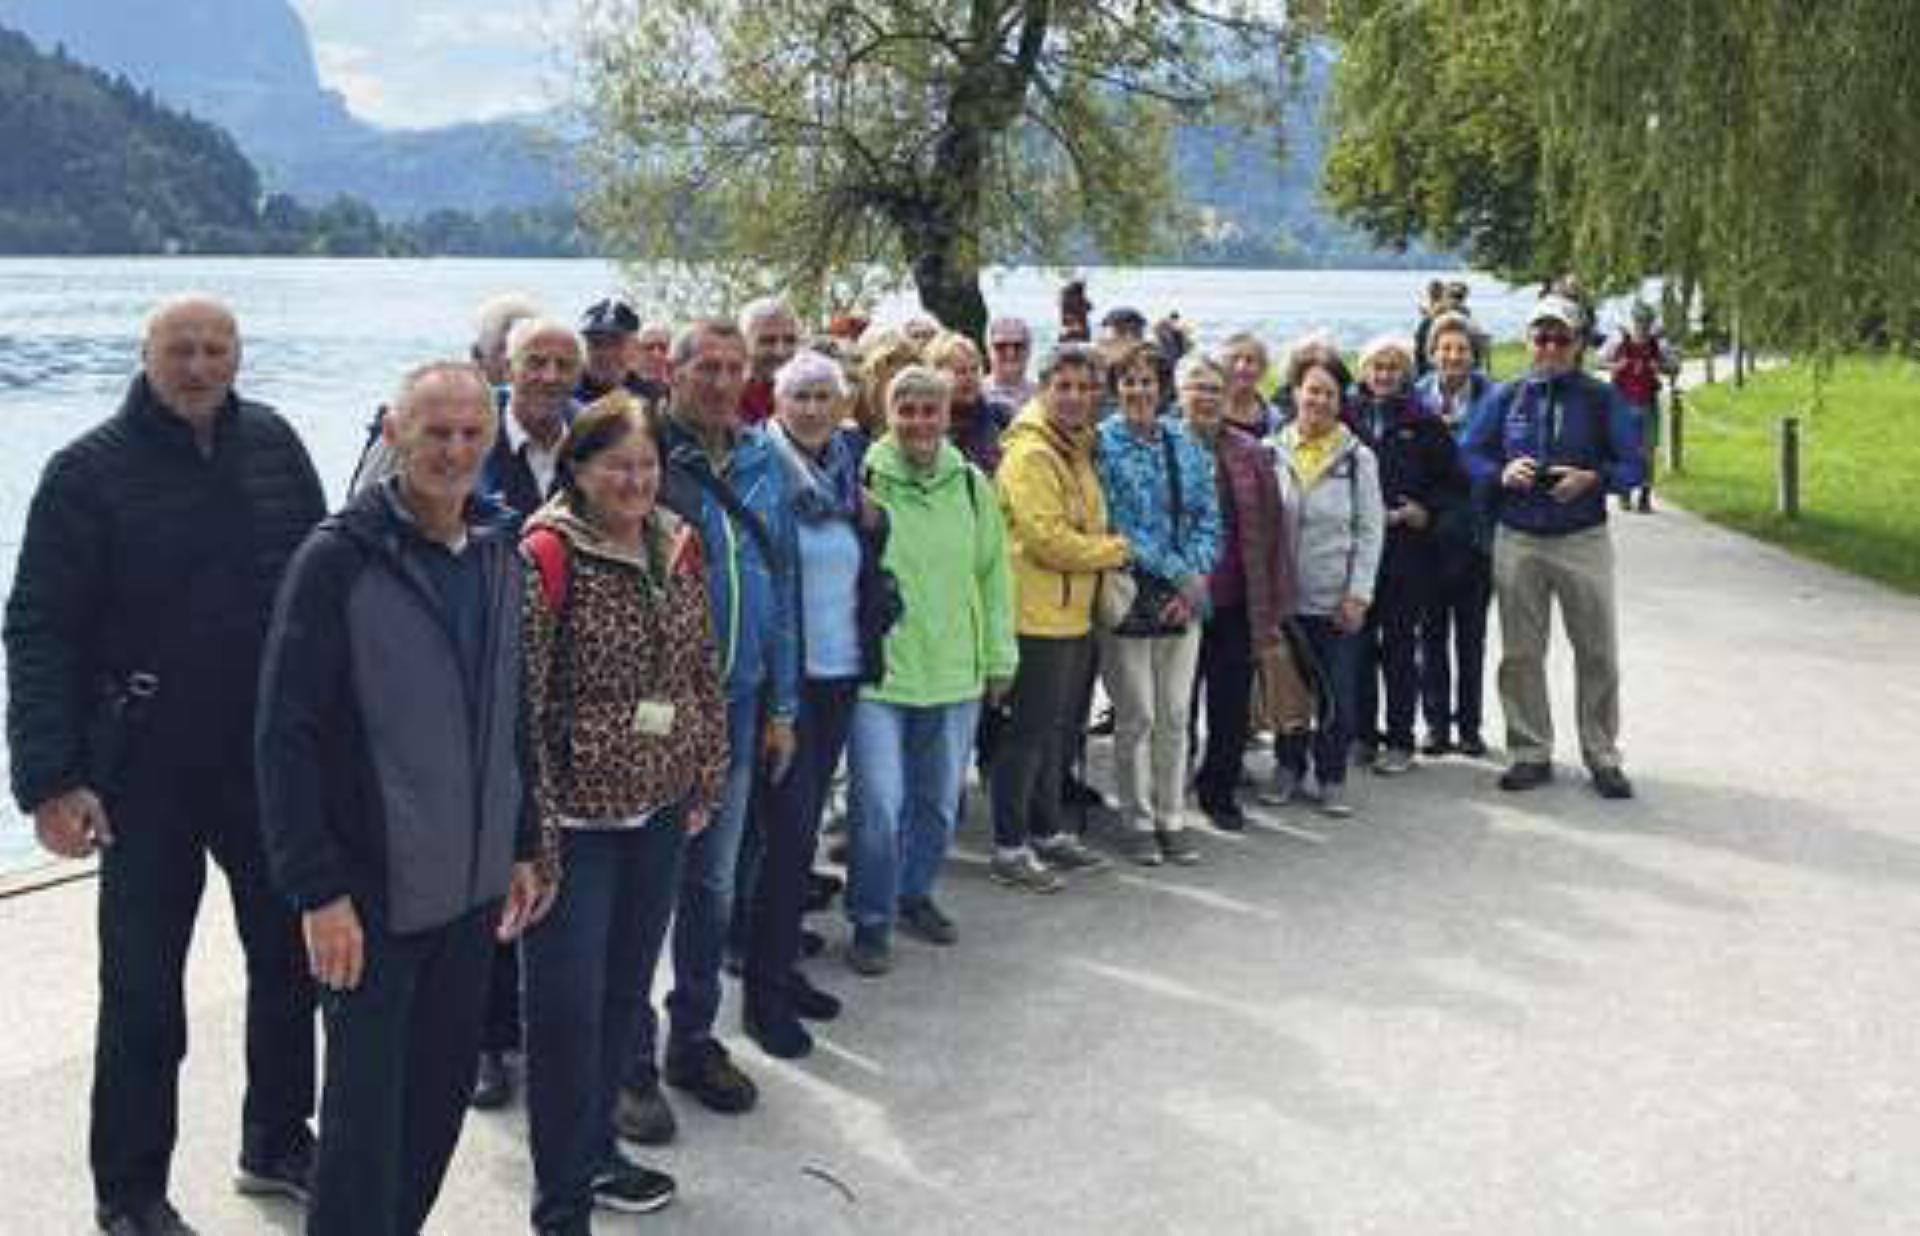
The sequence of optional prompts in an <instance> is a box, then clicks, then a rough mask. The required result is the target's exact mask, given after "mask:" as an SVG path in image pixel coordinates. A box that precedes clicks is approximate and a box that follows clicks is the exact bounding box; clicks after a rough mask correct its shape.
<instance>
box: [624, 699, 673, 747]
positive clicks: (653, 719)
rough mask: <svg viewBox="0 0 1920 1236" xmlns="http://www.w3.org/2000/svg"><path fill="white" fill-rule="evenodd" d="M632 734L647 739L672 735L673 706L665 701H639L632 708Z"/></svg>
mask: <svg viewBox="0 0 1920 1236" xmlns="http://www.w3.org/2000/svg"><path fill="white" fill-rule="evenodd" d="M633 732H634V733H636V734H643V735H645V736H646V737H648V738H665V737H666V736H667V735H669V734H671V733H673V705H672V704H671V703H669V702H668V701H666V700H641V701H640V702H639V703H638V704H635V705H634V706H633Z"/></svg>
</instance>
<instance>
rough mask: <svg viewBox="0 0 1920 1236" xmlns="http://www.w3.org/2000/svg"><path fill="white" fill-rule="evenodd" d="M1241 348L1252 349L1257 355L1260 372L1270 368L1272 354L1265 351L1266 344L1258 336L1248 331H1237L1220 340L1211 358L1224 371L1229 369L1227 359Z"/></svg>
mask: <svg viewBox="0 0 1920 1236" xmlns="http://www.w3.org/2000/svg"><path fill="white" fill-rule="evenodd" d="M1243 348H1252V349H1253V350H1254V351H1255V352H1257V353H1259V355H1260V368H1261V369H1262V370H1265V369H1268V368H1271V367H1272V365H1273V353H1271V352H1269V351H1267V345H1266V343H1265V342H1264V341H1263V340H1262V339H1261V338H1260V336H1258V335H1256V334H1254V333H1253V332H1252V331H1250V330H1237V331H1234V332H1233V333H1232V334H1231V335H1228V336H1227V337H1226V338H1225V339H1222V340H1221V341H1220V342H1219V343H1217V344H1215V345H1214V347H1213V351H1212V356H1213V358H1214V360H1215V361H1217V362H1219V365H1220V368H1221V369H1223V370H1224V369H1227V368H1229V366H1228V364H1227V357H1229V356H1231V355H1232V354H1233V353H1235V352H1238V351H1240V350H1241V349H1243Z"/></svg>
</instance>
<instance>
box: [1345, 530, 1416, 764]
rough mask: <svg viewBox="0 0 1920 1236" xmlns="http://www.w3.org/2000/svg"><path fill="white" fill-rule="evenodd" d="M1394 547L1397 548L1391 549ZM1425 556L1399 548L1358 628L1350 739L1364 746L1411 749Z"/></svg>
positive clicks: (1385, 568)
mask: <svg viewBox="0 0 1920 1236" xmlns="http://www.w3.org/2000/svg"><path fill="white" fill-rule="evenodd" d="M1393 548H1396V549H1397V548H1400V547H1393ZM1433 578H1434V563H1433V558H1432V556H1431V555H1430V554H1428V553H1425V552H1420V551H1415V550H1412V549H1404V550H1402V552H1400V553H1397V554H1390V556H1389V557H1388V559H1387V560H1386V564H1385V565H1384V566H1383V567H1382V568H1381V571H1380V580H1379V584H1378V586H1377V587H1376V589H1375V591H1374V597H1373V605H1372V607H1371V608H1370V609H1368V610H1367V622H1366V625H1365V626H1364V627H1362V628H1361V631H1360V666H1359V688H1358V692H1357V698H1356V699H1355V710H1356V720H1357V722H1358V725H1357V726H1356V728H1355V729H1354V732H1353V737H1354V738H1356V739H1358V740H1359V741H1361V742H1363V743H1367V744H1370V745H1376V746H1377V745H1381V743H1382V742H1383V740H1384V744H1385V745H1386V746H1389V747H1397V748H1399V749H1401V750H1404V751H1411V750H1413V718H1414V713H1415V712H1416V711H1417V709H1418V708H1419V704H1420V625H1421V620H1422V619H1423V618H1424V617H1425V616H1426V612H1427V609H1428V607H1429V606H1430V605H1431V599H1432V596H1433ZM1382 685H1384V686H1385V687H1386V705H1387V709H1386V712H1387V723H1386V728H1385V729H1384V730H1382V728H1381V726H1380V688H1381V686H1382Z"/></svg>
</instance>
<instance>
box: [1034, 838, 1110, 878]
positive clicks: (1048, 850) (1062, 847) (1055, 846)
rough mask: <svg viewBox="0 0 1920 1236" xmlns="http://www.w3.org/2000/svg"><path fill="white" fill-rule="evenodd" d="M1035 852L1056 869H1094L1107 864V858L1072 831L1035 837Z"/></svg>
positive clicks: (1041, 859) (1042, 860)
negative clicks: (1089, 846) (1093, 849)
mask: <svg viewBox="0 0 1920 1236" xmlns="http://www.w3.org/2000/svg"><path fill="white" fill-rule="evenodd" d="M1033 852H1034V853H1035V854H1036V855H1038V856H1039V858H1040V861H1041V862H1043V863H1045V864H1046V865H1047V866H1049V867H1051V868H1053V869H1054V870H1055V871H1094V870H1097V869H1098V868H1101V867H1104V866H1106V865H1107V860H1106V859H1104V858H1102V857H1100V856H1099V855H1098V854H1095V853H1094V852H1093V851H1092V850H1089V849H1088V848H1087V843H1086V842H1084V841H1082V840H1080V838H1078V837H1076V836H1074V835H1073V834H1072V833H1056V834H1055V835H1053V836H1051V837H1035V838H1034V839H1033Z"/></svg>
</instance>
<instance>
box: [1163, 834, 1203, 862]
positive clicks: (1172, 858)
mask: <svg viewBox="0 0 1920 1236" xmlns="http://www.w3.org/2000/svg"><path fill="white" fill-rule="evenodd" d="M1158 840H1159V842H1160V852H1161V853H1162V854H1165V855H1166V856H1167V861H1168V862H1170V863H1172V864H1173V865H1174V866H1176V867H1191V866H1193V865H1194V864H1195V863H1197V862H1199V861H1200V847H1199V846H1197V845H1195V844H1194V843H1193V835H1192V834H1191V833H1189V832H1188V831H1187V830H1186V829H1184V828H1174V829H1168V830H1165V831H1163V832H1161V833H1160V834H1159V836H1158Z"/></svg>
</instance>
